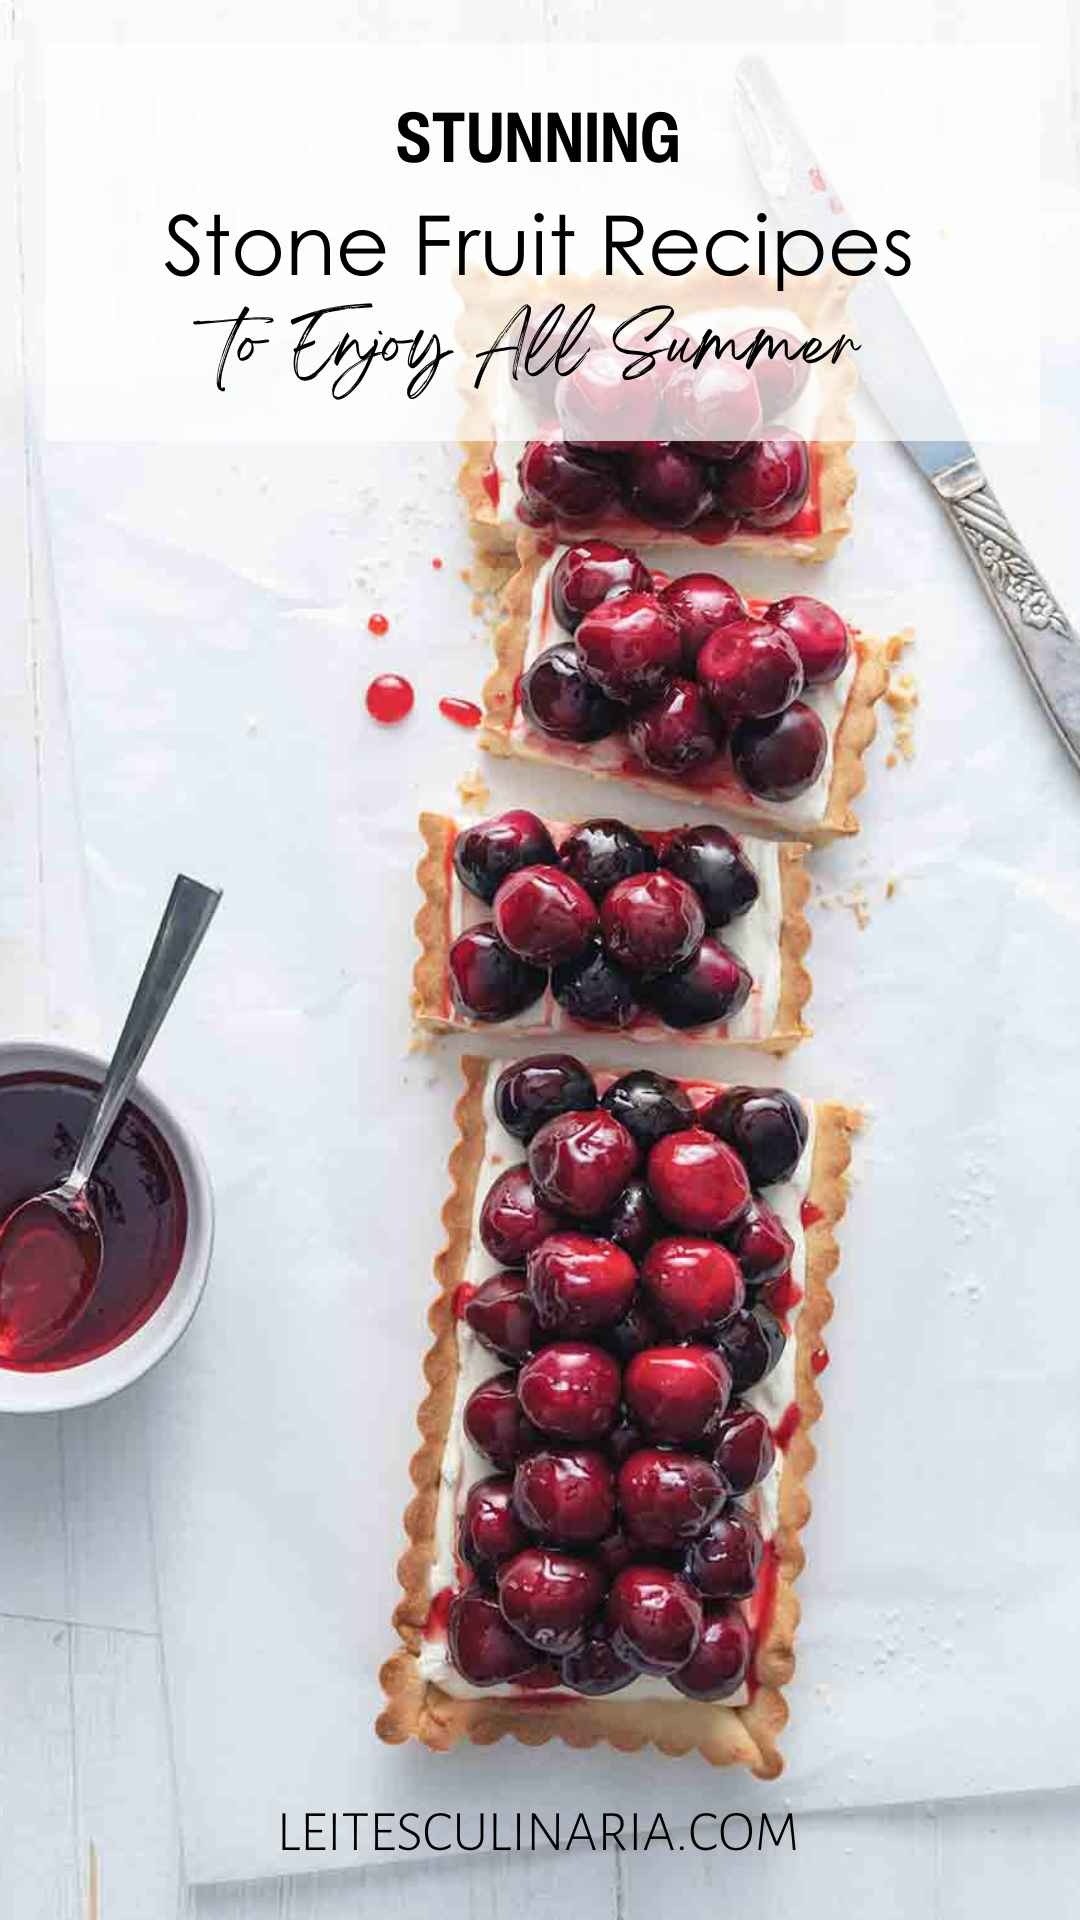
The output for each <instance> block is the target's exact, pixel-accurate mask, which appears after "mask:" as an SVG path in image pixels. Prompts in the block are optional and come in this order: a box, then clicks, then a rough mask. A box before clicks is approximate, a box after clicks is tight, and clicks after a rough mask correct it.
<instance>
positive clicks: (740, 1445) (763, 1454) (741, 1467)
mask: <svg viewBox="0 0 1080 1920" xmlns="http://www.w3.org/2000/svg"><path fill="white" fill-rule="evenodd" d="M712 1457H713V1465H714V1467H715V1468H716V1471H717V1472H718V1474H719V1475H720V1477H721V1479H722V1480H723V1482H724V1485H725V1486H726V1487H727V1489H728V1491H729V1493H749V1492H750V1489H751V1487H756V1486H759V1485H760V1483H761V1482H762V1480H764V1478H765V1475H766V1474H767V1473H768V1471H769V1469H770V1467H771V1466H772V1463H773V1461H774V1460H775V1458H776V1447H775V1445H774V1443H773V1437H772V1429H771V1427H770V1426H769V1423H768V1421H767V1420H766V1418H765V1415H764V1414H763V1413H759V1412H758V1409H757V1408H756V1407H746V1406H741V1405H740V1406H734V1407H729V1408H728V1411H727V1412H726V1413H725V1415H724V1417H723V1419H722V1420H721V1422H720V1425H719V1426H718V1427H717V1429H716V1434H715V1436H714V1441H713V1456H712Z"/></svg>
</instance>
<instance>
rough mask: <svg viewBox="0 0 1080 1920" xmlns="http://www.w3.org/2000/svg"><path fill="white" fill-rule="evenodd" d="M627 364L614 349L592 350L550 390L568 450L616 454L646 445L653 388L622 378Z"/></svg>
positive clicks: (653, 402) (652, 415)
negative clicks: (571, 446) (586, 449)
mask: <svg viewBox="0 0 1080 1920" xmlns="http://www.w3.org/2000/svg"><path fill="white" fill-rule="evenodd" d="M630 364H631V363H630V361H629V359H628V358H627V356H626V354H624V353H620V352H619V351H618V348H616V347H593V348H592V349H591V351H590V352H589V353H588V354H587V355H586V357H585V359H584V360H583V361H582V362H581V365H580V366H579V367H575V369H574V371H573V373H571V374H568V375H567V377H566V378H565V379H564V380H560V381H559V383H558V386H557V387H556V389H555V411H556V413H557V414H558V416H559V425H560V426H561V427H562V430H563V433H564V435H565V436H566V440H567V442H568V444H571V445H573V446H575V447H587V448H594V449H596V450H598V451H600V452H604V451H607V450H610V451H611V452H613V453H614V452H616V451H617V450H618V449H620V448H622V447H633V446H634V445H635V444H636V442H637V441H639V440H647V439H648V438H649V436H650V434H651V433H652V430H653V423H654V421H655V419H656V398H657V394H656V387H655V385H654V383H653V382H652V381H651V380H649V379H647V378H645V379H640V380H627V379H626V378H624V376H625V374H626V371H627V368H628V367H629V365H630Z"/></svg>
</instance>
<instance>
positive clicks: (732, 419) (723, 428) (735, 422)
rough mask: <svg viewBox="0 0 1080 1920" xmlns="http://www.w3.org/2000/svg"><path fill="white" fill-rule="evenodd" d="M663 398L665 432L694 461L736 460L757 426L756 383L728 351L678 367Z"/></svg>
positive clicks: (751, 375)
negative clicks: (722, 356) (680, 443)
mask: <svg viewBox="0 0 1080 1920" xmlns="http://www.w3.org/2000/svg"><path fill="white" fill-rule="evenodd" d="M664 398H665V410H664V428H665V431H666V432H667V433H668V434H670V436H671V438H672V439H673V440H678V441H680V442H682V443H684V450H685V452H687V453H690V454H693V455H695V456H696V458H697V459H699V460H734V459H736V458H737V457H738V455H739V454H740V453H741V451H742V449H743V447H744V446H745V445H746V443H747V441H748V440H752V439H753V437H754V435H755V434H756V433H757V432H758V429H759V428H760V426H761V400H760V397H759V395H758V389H757V382H756V381H755V379H754V376H753V374H752V373H748V372H747V370H746V368H745V367H743V366H740V364H739V362H738V360H734V359H732V358H731V357H730V356H728V355H725V356H724V358H723V359H721V360H718V359H715V358H709V357H706V358H705V359H704V360H703V361H702V363H701V365H700V366H699V367H694V366H687V367H683V368H681V369H680V371H679V373H678V375H677V376H676V378H675V379H674V380H672V381H671V383H670V385H669V386H668V389H667V392H666V394H665V396H664Z"/></svg>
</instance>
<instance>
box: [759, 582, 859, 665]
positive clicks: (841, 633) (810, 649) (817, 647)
mask: <svg viewBox="0 0 1080 1920" xmlns="http://www.w3.org/2000/svg"><path fill="white" fill-rule="evenodd" d="M765 618H766V620H768V621H769V622H770V623H771V624H772V625H773V626H774V627H779V628H780V629H781V630H782V631H783V632H784V633H786V634H787V636H788V639H789V640H791V641H792V642H793V643H794V646H795V649H796V651H797V653H798V655H799V659H800V660H801V661H802V664H803V676H804V680H805V684H806V685H807V686H808V687H821V686H825V685H827V683H828V682H829V681H830V680H837V679H839V677H840V675H841V674H842V673H843V671H844V668H845V667H846V666H847V663H848V659H849V658H850V655H851V635H850V634H849V632H848V630H847V627H846V626H845V624H844V622H843V621H842V620H841V618H840V615H839V614H838V613H834V612H833V610H832V608H831V607H827V606H826V605H825V603H824V601H823V600H812V599H811V598H810V595H809V594H806V593H793V594H792V595H791V597H790V598H789V599H787V600H774V601H773V604H772V606H771V607H766V609H765Z"/></svg>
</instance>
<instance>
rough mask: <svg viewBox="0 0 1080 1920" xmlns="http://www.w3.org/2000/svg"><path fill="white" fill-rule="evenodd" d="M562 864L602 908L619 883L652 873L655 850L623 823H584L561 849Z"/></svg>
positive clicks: (569, 836)
mask: <svg viewBox="0 0 1080 1920" xmlns="http://www.w3.org/2000/svg"><path fill="white" fill-rule="evenodd" d="M559 865H560V866H561V867H564V868H565V869H566V872H567V873H569V874H571V875H572V876H573V878H574V879H575V880H576V881H577V882H578V884H579V886H582V887H584V888H585V891H586V893H589V894H591V895H592V898H593V899H594V900H595V901H596V903H597V905H598V906H599V904H600V902H601V900H602V899H603V897H604V895H605V893H609V892H610V890H611V888H612V887H613V886H614V885H615V883H616V881H617V880H628V879H629V878H630V875H631V874H634V873H651V872H652V870H653V868H654V867H655V865H656V855H655V853H654V852H653V850H652V848H651V847H650V846H648V845H646V843H645V841H644V840H642V839H641V838H640V836H639V835H638V834H636V833H635V832H634V829H633V827H627V826H624V825H623V822H622V821H621V820H583V821H582V823H581V825H580V826H579V827H575V828H574V830H573V832H572V833H568V834H567V836H566V839H565V840H564V841H563V843H562V846H561V847H560V848H559Z"/></svg>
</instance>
